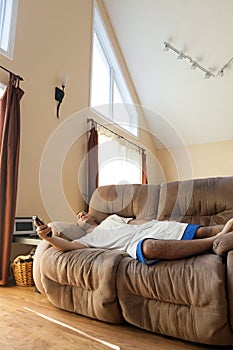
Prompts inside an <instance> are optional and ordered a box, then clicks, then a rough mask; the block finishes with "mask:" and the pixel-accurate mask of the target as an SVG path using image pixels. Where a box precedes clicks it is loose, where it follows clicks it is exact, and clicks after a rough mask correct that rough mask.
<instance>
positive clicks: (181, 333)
mask: <svg viewBox="0 0 233 350" xmlns="http://www.w3.org/2000/svg"><path fill="white" fill-rule="evenodd" d="M117 290H118V297H119V302H120V305H121V308H122V312H123V316H124V318H125V320H126V321H128V322H129V323H131V324H133V325H135V326H138V327H140V328H143V329H146V330H149V331H153V332H155V333H160V334H164V335H169V336H172V337H176V338H180V339H184V340H189V341H194V342H200V343H205V344H215V345H217V344H219V345H221V344H222V345H224V344H231V343H232V342H233V334H232V332H231V327H230V325H229V322H228V303H227V295H226V270H225V266H224V264H222V259H221V258H220V257H219V256H217V255H215V254H203V255H199V256H196V257H192V258H187V259H180V260H174V261H161V262H159V263H157V264H156V265H154V266H150V267H148V266H146V265H144V264H142V263H140V262H138V261H135V260H133V259H131V258H124V259H123V260H121V262H120V266H119V269H118V271H117Z"/></svg>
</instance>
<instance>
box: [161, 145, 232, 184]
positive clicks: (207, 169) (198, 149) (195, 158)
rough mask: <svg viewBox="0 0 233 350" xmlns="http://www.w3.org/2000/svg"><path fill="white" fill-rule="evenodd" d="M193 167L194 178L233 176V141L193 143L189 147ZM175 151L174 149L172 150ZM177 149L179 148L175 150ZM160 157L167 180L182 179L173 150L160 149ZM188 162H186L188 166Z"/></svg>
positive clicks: (192, 174) (190, 163)
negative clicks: (172, 153)
mask: <svg viewBox="0 0 233 350" xmlns="http://www.w3.org/2000/svg"><path fill="white" fill-rule="evenodd" d="M186 150H187V153H188V155H189V157H190V161H189V165H190V166H191V168H192V173H190V175H191V177H192V178H205V177H215V176H233V157H232V152H233V141H224V142H217V143H208V144H201V145H191V146H188V147H187V149H186ZM172 151H173V152H174V150H172ZM175 151H177V150H175ZM158 159H159V162H160V164H161V166H162V168H163V170H164V173H165V177H166V181H175V180H177V179H180V176H179V172H178V168H177V166H176V162H175V161H174V157H172V156H171V150H170V151H168V150H165V149H161V150H159V151H158ZM186 165H187V164H184V166H186Z"/></svg>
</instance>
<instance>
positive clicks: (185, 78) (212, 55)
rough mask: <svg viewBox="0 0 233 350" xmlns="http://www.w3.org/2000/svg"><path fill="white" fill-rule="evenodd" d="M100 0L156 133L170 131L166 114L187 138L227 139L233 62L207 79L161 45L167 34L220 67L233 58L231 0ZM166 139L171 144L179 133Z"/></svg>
mask: <svg viewBox="0 0 233 350" xmlns="http://www.w3.org/2000/svg"><path fill="white" fill-rule="evenodd" d="M103 2H104V5H105V8H106V11H107V13H108V15H109V18H110V21H111V23H112V26H113V29H114V31H115V34H116V37H117V40H118V42H119V46H120V48H121V50H122V53H123V56H124V58H125V61H126V64H127V67H128V70H129V73H130V75H131V78H132V81H133V83H134V86H135V89H136V91H137V94H138V97H139V100H140V103H141V105H142V106H143V107H145V109H146V110H147V109H148V110H152V111H153V112H154V113H148V124H149V127H150V128H152V129H153V128H154V129H156V130H154V132H155V135H157V136H158V138H159V133H167V128H166V127H162V124H163V123H162V122H161V121H162V120H163V121H164V122H165V124H169V125H170V129H173V130H175V131H176V133H177V134H178V135H180V136H181V138H182V139H183V141H184V143H185V144H186V145H190V144H200V143H210V142H218V141H225V140H232V139H233V63H232V64H231V65H230V66H229V67H227V69H226V70H225V72H224V73H225V74H224V76H223V77H216V78H210V79H204V73H203V72H202V71H200V70H198V69H196V70H192V69H190V67H191V65H190V63H189V62H188V61H187V60H179V59H177V54H175V53H174V52H172V51H170V50H169V51H168V52H167V51H164V41H168V42H170V44H171V45H173V46H174V47H176V48H177V49H179V50H181V51H183V52H184V53H185V54H187V55H189V56H191V57H192V58H193V59H195V60H197V62H198V63H199V64H200V65H201V66H203V67H205V68H206V69H208V70H211V71H212V72H213V73H214V74H217V72H218V70H220V69H221V68H222V67H223V66H224V65H225V64H226V63H227V62H228V61H229V60H230V59H231V58H232V57H233V1H232V0H103ZM157 117H158V118H157ZM156 119H157V122H155V120H156ZM159 121H160V122H161V123H160V122H159ZM160 126H161V130H160ZM160 136H161V139H163V138H164V137H165V135H160ZM169 143H170V144H169ZM167 145H168V146H176V138H173V137H171V140H170V141H169V140H168V141H167Z"/></svg>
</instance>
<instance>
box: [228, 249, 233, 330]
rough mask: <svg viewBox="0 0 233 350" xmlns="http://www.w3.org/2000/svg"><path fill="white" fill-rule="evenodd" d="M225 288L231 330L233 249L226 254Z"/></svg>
mask: <svg viewBox="0 0 233 350" xmlns="http://www.w3.org/2000/svg"><path fill="white" fill-rule="evenodd" d="M227 288H228V307H229V311H228V312H229V321H230V325H231V329H232V331H233V251H232V250H231V251H230V252H229V253H228V255H227Z"/></svg>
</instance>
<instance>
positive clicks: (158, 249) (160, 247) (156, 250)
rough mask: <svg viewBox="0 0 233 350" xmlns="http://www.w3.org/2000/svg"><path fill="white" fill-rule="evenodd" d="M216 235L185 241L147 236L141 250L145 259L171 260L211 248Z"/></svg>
mask: <svg viewBox="0 0 233 350" xmlns="http://www.w3.org/2000/svg"><path fill="white" fill-rule="evenodd" d="M215 239H216V237H215V236H213V237H208V238H202V239H194V240H191V241H190V240H187V241H178V240H155V239H151V238H148V239H146V240H145V241H144V242H143V245H142V252H143V255H144V257H145V258H146V259H150V260H172V259H182V258H187V257H190V256H193V255H198V254H201V253H204V252H206V251H208V250H210V249H212V245H213V242H214V241H215Z"/></svg>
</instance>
